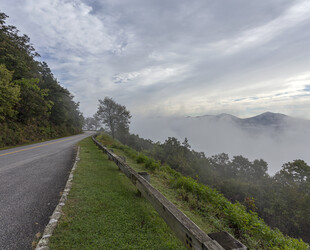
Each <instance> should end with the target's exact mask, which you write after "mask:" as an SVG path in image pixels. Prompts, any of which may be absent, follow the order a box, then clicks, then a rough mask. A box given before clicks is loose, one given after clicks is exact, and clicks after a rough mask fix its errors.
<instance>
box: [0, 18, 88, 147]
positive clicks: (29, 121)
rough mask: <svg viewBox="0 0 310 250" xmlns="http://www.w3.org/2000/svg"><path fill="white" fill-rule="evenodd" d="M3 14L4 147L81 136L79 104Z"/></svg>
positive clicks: (0, 102) (0, 134) (0, 138)
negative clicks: (77, 134)
mask: <svg viewBox="0 0 310 250" xmlns="http://www.w3.org/2000/svg"><path fill="white" fill-rule="evenodd" d="M7 17H8V16H7V15H6V14H4V13H0V147H2V146H6V145H15V144H19V143H25V142H29V141H35V140H41V139H47V138H55V137H59V136H65V135H70V134H75V133H79V132H80V131H81V128H82V124H83V116H82V114H81V113H80V111H79V103H76V102H75V101H74V100H73V96H72V95H71V94H70V92H69V91H68V90H67V89H65V88H63V87H62V86H61V85H60V84H59V83H58V81H57V79H56V78H55V77H54V76H53V74H52V72H51V70H50V69H49V67H48V65H47V64H46V63H45V62H39V61H37V60H36V58H37V57H39V54H38V53H37V52H35V49H34V48H33V46H32V44H31V43H30V39H29V37H28V36H27V35H22V36H21V35H19V32H18V30H17V29H16V27H14V26H11V25H6V23H5V20H6V18H7Z"/></svg>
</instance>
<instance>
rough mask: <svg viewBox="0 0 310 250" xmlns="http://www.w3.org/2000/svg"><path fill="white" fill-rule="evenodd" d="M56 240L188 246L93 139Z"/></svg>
mask: <svg viewBox="0 0 310 250" xmlns="http://www.w3.org/2000/svg"><path fill="white" fill-rule="evenodd" d="M79 145H80V147H81V150H80V162H79V163H78V167H77V168H76V170H75V173H74V181H73V186H72V189H71V191H70V195H69V197H68V200H67V202H66V206H65V207H64V210H63V212H64V215H63V216H62V218H61V220H60V223H59V224H58V226H57V228H56V230H55V232H54V235H53V236H52V238H51V242H50V245H49V247H50V248H51V249H185V248H184V247H183V245H182V243H181V242H180V241H179V240H178V239H177V238H176V237H175V236H174V235H173V233H172V232H171V230H170V228H169V227H168V226H167V225H166V223H165V222H164V220H163V219H162V218H161V217H160V216H159V215H158V214H157V212H156V211H155V210H154V209H153V207H152V206H151V205H150V204H149V203H148V202H147V200H145V199H144V198H141V197H139V196H138V195H137V189H136V188H135V186H134V185H132V183H131V182H130V180H129V179H128V178H127V177H126V176H125V175H124V174H122V173H121V172H120V171H119V170H118V167H117V166H116V165H115V164H114V163H113V162H111V161H108V159H107V156H106V155H105V154H103V153H102V151H100V150H99V149H98V148H97V147H96V146H95V144H94V143H93V142H92V140H91V138H87V139H84V140H83V141H81V142H80V143H79Z"/></svg>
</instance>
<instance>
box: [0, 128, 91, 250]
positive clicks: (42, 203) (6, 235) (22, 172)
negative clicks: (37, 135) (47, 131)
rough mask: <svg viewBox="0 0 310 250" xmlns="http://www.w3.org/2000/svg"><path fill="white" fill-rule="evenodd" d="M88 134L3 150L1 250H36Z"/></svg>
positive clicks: (0, 171) (0, 161)
mask: <svg viewBox="0 0 310 250" xmlns="http://www.w3.org/2000/svg"><path fill="white" fill-rule="evenodd" d="M89 135H90V134H89V133H88V134H87V133H85V134H82V135H76V136H71V137H66V138H61V139H57V140H52V141H48V142H43V143H37V144H32V145H29V146H23V147H18V148H13V149H8V150H1V151H0V249H1V250H2V249H5V250H9V249H14V250H15V249H17V250H24V249H25V250H27V249H32V245H31V244H32V241H33V240H34V239H35V234H36V233H38V232H40V233H43V231H44V228H45V226H46V224H47V223H48V221H49V216H51V215H52V213H53V211H54V209H55V207H56V205H57V204H58V201H59V199H60V193H61V192H62V191H63V190H64V187H65V184H66V181H67V179H68V176H69V173H70V171H71V168H72V166H73V160H74V157H75V145H76V143H77V142H78V141H80V140H81V139H83V138H85V137H87V136H89Z"/></svg>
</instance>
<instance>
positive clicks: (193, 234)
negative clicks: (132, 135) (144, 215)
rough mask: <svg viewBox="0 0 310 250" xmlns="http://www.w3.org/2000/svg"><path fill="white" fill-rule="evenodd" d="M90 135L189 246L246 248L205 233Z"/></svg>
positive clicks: (224, 235) (222, 236)
mask: <svg viewBox="0 0 310 250" xmlns="http://www.w3.org/2000/svg"><path fill="white" fill-rule="evenodd" d="M92 138H93V141H94V142H95V144H96V145H97V146H98V147H99V148H100V149H101V150H102V151H103V152H104V153H106V154H107V155H108V157H109V159H110V160H113V161H114V162H115V163H116V165H117V166H118V167H119V169H120V170H121V171H122V172H123V173H124V174H125V175H126V176H127V177H128V178H129V179H130V180H131V182H132V183H133V184H134V185H135V186H136V187H137V189H138V190H139V191H140V192H141V194H142V195H143V196H144V197H145V198H146V199H147V200H148V201H149V202H150V203H151V204H152V205H153V207H154V208H155V210H156V211H157V212H158V213H159V215H160V216H161V217H162V218H163V219H164V220H165V222H166V223H167V224H168V225H169V226H170V228H171V229H172V231H173V232H174V233H175V235H176V236H177V237H178V238H179V239H180V240H181V241H182V242H183V243H184V245H185V246H186V247H187V248H188V249H197V250H198V249H199V250H200V249H201V250H205V249H210V250H220V249H235V250H237V249H240V250H241V249H242V250H243V249H247V248H246V247H245V246H244V245H243V244H242V243H240V242H239V241H238V240H236V239H235V238H233V237H232V236H231V235H230V234H229V233H227V232H219V233H211V234H209V235H207V234H206V233H205V232H203V231H202V230H201V229H200V228H199V227H198V226H197V225H196V224H195V223H194V222H193V221H191V220H190V219H189V218H188V217H187V216H186V215H185V214H183V213H182V212H181V211H180V210H179V209H178V208H177V207H176V206H175V205H173V204H172V203H171V202H170V201H169V200H167V198H166V197H165V196H164V195H162V194H161V193H160V192H159V191H158V190H157V189H155V188H154V187H153V186H152V185H151V184H150V183H149V182H148V181H147V180H146V179H144V178H143V177H142V176H140V175H139V174H138V173H137V172H136V171H134V170H133V169H132V168H131V167H130V166H129V165H128V164H127V163H126V162H125V161H124V160H123V159H122V158H121V157H119V156H117V155H116V154H114V153H113V152H111V151H110V150H108V148H107V147H105V146H103V145H102V144H101V143H100V142H98V141H97V140H96V138H95V136H93V137H92Z"/></svg>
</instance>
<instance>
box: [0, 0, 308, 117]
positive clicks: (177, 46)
mask: <svg viewBox="0 0 310 250" xmlns="http://www.w3.org/2000/svg"><path fill="white" fill-rule="evenodd" d="M0 10H1V11H2V12H4V13H6V14H7V15H9V19H8V21H7V23H8V24H12V25H15V26H16V27H17V28H18V29H19V30H20V32H21V34H27V35H28V36H29V37H30V38H31V42H32V44H33V45H34V47H35V48H36V51H37V52H38V53H39V54H40V55H41V58H39V59H38V60H40V61H46V62H47V63H48V65H49V67H50V68H51V69H52V72H53V73H54V75H55V77H56V78H57V79H58V80H59V82H60V83H61V84H62V85H63V86H64V87H66V88H67V89H68V90H69V91H70V92H71V93H73V94H74V96H75V100H76V101H79V102H80V109H81V111H82V112H83V113H84V115H85V116H92V115H93V114H94V113H95V112H96V111H97V105H98V99H103V98H104V97H105V96H109V97H112V98H113V99H114V100H115V101H116V102H118V103H120V104H122V105H125V106H126V107H127V108H128V109H129V110H130V112H131V114H132V115H133V118H134V117H135V116H136V117H150V116H199V115H205V114H220V113H230V114H233V115H236V116H239V117H249V116H254V115H257V114H260V113H263V112H266V111H271V112H279V113H284V114H287V115H291V116H294V117H300V118H306V119H310V109H309V108H308V107H309V105H310V28H309V26H310V1H308V0H295V1H292V0H260V1H249V0H231V1H227V0H226V1H224V0H216V1H215V0H213V1H211V0H191V1H189V0H169V1H167V0H130V1H129V0H100V1H99V0H40V1H38V0H9V1H8V0H0Z"/></svg>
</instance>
